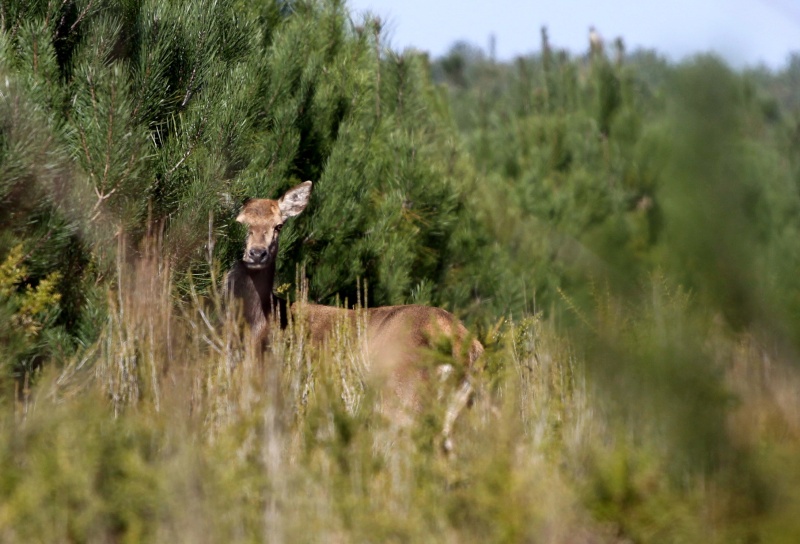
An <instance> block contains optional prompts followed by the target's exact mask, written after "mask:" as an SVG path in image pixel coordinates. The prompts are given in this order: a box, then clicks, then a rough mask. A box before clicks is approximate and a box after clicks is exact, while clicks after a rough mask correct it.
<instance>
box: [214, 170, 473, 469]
mask: <svg viewBox="0 0 800 544" xmlns="http://www.w3.org/2000/svg"><path fill="white" fill-rule="evenodd" d="M312 186H313V183H312V182H311V181H305V182H303V183H300V184H299V185H296V186H295V187H292V188H291V189H289V190H288V191H286V193H285V194H284V195H283V196H281V197H280V198H279V199H278V200H271V199H267V198H254V199H249V200H247V201H245V203H244V204H243V206H242V208H241V211H240V213H239V215H238V216H237V218H236V221H238V222H239V223H242V224H244V225H245V226H246V227H247V237H246V242H245V248H244V255H243V256H242V258H241V259H239V260H237V261H236V263H235V264H234V265H233V267H232V268H231V269H230V271H229V272H228V274H227V280H226V291H227V293H228V297H230V300H231V302H238V303H240V304H241V311H242V316H243V318H244V321H245V322H246V323H247V325H248V326H249V328H250V333H251V338H252V339H253V341H254V342H256V343H258V344H259V345H260V346H266V345H267V344H266V343H267V341H268V338H269V337H270V333H271V330H272V327H275V326H279V327H281V328H285V327H286V326H287V324H288V322H289V317H290V315H289V314H291V317H292V318H300V319H306V320H307V329H308V336H309V339H310V342H311V344H312V345H315V346H324V345H325V342H326V341H327V340H328V339H329V338H330V335H331V334H332V332H333V330H334V327H335V325H336V323H337V322H341V321H349V322H350V323H353V324H354V323H356V322H357V320H358V319H363V322H364V323H365V325H366V326H365V341H366V354H367V361H368V363H369V370H368V372H369V373H370V374H372V375H374V376H377V377H378V379H379V381H380V383H382V389H383V390H384V391H385V392H386V394H388V396H389V397H393V400H394V402H393V403H392V404H396V405H398V406H399V409H398V410H392V412H393V413H395V414H396V415H397V417H396V419H398V420H403V421H406V422H408V421H411V420H413V413H414V412H415V411H417V410H418V409H419V401H420V398H419V396H420V394H421V391H422V389H423V388H424V386H425V384H426V383H429V382H430V380H431V379H433V377H434V376H431V375H430V374H431V372H430V365H429V366H428V367H426V366H425V365H424V364H421V363H423V362H424V359H425V357H426V354H430V353H431V350H432V349H434V348H435V347H436V346H437V345H440V343H441V341H442V340H446V341H447V342H449V345H450V347H451V351H452V353H451V355H452V360H453V363H454V364H455V365H461V368H457V367H455V366H453V365H451V364H449V363H447V364H440V365H438V366H436V369H435V375H436V377H438V378H439V379H440V380H444V379H446V378H447V376H448V375H450V374H451V373H453V371H454V370H460V372H458V373H457V375H458V376H464V378H463V380H462V382H461V384H460V385H459V387H458V388H457V389H456V391H455V392H454V393H453V394H452V395H451V398H449V400H448V404H447V407H446V410H445V416H444V421H443V425H442V430H441V446H442V448H443V450H444V451H445V452H446V453H448V454H449V453H451V452H452V450H453V443H452V439H451V433H452V429H453V425H454V423H455V421H456V419H457V417H458V415H459V413H460V412H461V411H462V410H463V408H464V407H465V406H466V405H467V404H468V403H469V400H470V398H471V396H472V393H473V387H472V384H471V381H470V377H471V376H472V375H473V372H474V370H475V364H476V360H477V359H478V358H479V357H480V355H481V354H482V353H483V351H484V348H483V345H482V344H481V343H480V342H479V341H478V340H477V339H475V338H473V337H471V336H470V334H469V332H468V331H467V329H466V327H465V326H464V325H463V324H462V323H461V321H460V320H459V319H458V318H457V317H456V316H454V315H453V314H451V313H450V312H448V311H446V310H444V309H442V308H437V307H432V306H423V305H418V304H410V305H397V306H379V307H375V308H364V309H358V310H352V309H346V308H338V307H333V306H325V305H321V304H312V303H303V302H295V303H294V304H292V305H291V306H290V307H289V306H288V305H287V303H286V302H285V301H284V300H283V299H281V298H279V297H278V296H276V295H275V294H274V293H273V288H274V283H275V268H276V260H277V256H278V240H279V238H280V232H281V228H282V227H283V225H284V223H285V222H286V221H287V220H288V219H290V218H292V217H295V216H297V215H299V214H300V213H301V212H302V211H303V210H304V209H305V208H306V206H307V205H308V202H309V199H310V196H311V188H312ZM409 414H411V415H410V416H409ZM401 425H403V423H401Z"/></svg>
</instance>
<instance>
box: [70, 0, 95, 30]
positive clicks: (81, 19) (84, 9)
mask: <svg viewBox="0 0 800 544" xmlns="http://www.w3.org/2000/svg"><path fill="white" fill-rule="evenodd" d="M93 1H94V0H89V3H88V4H86V7H85V8H83V11H82V12H81V14H80V15H78V18H77V19H75V22H74V23H72V26H71V27H69V31H70V33H71V32H72V31H74V30H75V27H76V26H78V24H80V22H81V21H83V19H84V17H86V14H87V13H88V12H89V10H90V9H92V2H93Z"/></svg>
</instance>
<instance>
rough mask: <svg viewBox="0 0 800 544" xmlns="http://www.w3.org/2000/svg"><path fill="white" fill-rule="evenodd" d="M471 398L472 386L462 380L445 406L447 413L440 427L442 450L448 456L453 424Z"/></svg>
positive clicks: (451, 446)
mask: <svg viewBox="0 0 800 544" xmlns="http://www.w3.org/2000/svg"><path fill="white" fill-rule="evenodd" d="M471 396H472V384H471V383H469V380H468V379H467V380H464V381H463V382H462V383H461V387H459V388H458V390H457V391H456V392H455V393H454V394H453V396H452V397H451V398H450V402H449V403H448V404H447V411H446V412H445V414H444V425H443V426H442V449H444V452H445V453H446V454H448V455H450V454H452V453H453V440H452V439H451V438H450V433H451V432H452V431H453V424H454V423H455V422H456V419H458V415H459V414H460V413H461V411H462V410H463V409H464V407H465V406H466V405H467V403H468V402H469V398H470V397H471Z"/></svg>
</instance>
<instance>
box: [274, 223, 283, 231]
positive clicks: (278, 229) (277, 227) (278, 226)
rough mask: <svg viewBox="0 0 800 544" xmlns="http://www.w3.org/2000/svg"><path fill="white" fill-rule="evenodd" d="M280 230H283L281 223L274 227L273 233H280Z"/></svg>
mask: <svg viewBox="0 0 800 544" xmlns="http://www.w3.org/2000/svg"><path fill="white" fill-rule="evenodd" d="M282 228H283V223H281V224H280V225H275V232H280V231H281V229H282Z"/></svg>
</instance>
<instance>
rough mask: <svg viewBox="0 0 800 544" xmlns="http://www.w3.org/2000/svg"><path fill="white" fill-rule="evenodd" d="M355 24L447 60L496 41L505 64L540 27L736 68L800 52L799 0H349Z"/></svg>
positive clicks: (560, 35)
mask: <svg viewBox="0 0 800 544" xmlns="http://www.w3.org/2000/svg"><path fill="white" fill-rule="evenodd" d="M348 5H349V7H350V9H351V11H352V13H353V14H354V18H355V20H356V21H358V20H360V18H361V17H363V14H364V13H365V12H367V11H368V12H371V13H373V14H376V15H379V16H380V17H381V18H382V19H383V20H384V21H385V22H386V29H387V32H386V36H387V37H388V39H389V44H390V46H391V47H392V48H394V49H399V50H402V49H404V48H406V47H416V48H418V49H423V50H426V51H430V52H431V53H432V54H433V55H434V56H438V55H442V54H444V53H446V52H447V51H448V49H449V48H450V46H451V45H452V44H453V43H454V42H455V41H457V40H466V41H468V42H471V43H473V44H475V45H478V46H480V47H482V48H484V49H485V50H488V44H489V37H490V36H491V35H492V34H494V36H495V37H496V51H497V56H498V58H500V59H511V58H513V57H515V56H516V55H520V54H525V53H530V52H533V51H536V50H538V49H539V29H540V28H541V27H542V26H547V28H548V31H549V35H550V42H551V43H552V44H553V45H554V46H556V47H560V48H566V49H569V50H570V51H572V52H575V53H577V52H582V51H584V50H586V49H587V48H588V37H587V36H588V29H589V27H590V26H591V25H594V26H595V27H596V28H597V30H598V31H599V32H600V34H601V35H602V36H603V38H604V39H605V40H606V42H611V41H612V40H613V39H614V38H616V37H617V36H621V37H622V38H623V39H624V40H625V44H626V47H627V48H628V50H632V49H635V48H636V47H647V48H652V49H656V50H658V51H659V52H660V53H662V54H664V55H666V56H667V57H668V58H670V59H672V60H680V59H682V58H684V57H685V56H687V55H692V54H694V53H698V52H706V51H712V50H713V51H716V52H717V53H719V54H720V55H722V57H723V58H725V59H726V60H727V61H728V62H729V63H730V64H731V65H733V66H736V67H742V66H745V65H747V66H754V65H756V64H758V63H765V64H767V65H768V66H770V67H772V68H780V67H782V66H784V65H785V63H786V59H787V57H788V55H789V53H790V52H800V0H671V1H667V0H664V1H661V2H656V1H653V0H640V1H638V2H636V1H631V0H627V1H625V0H594V1H592V0H527V1H526V0H460V1H459V0H394V1H392V0H348Z"/></svg>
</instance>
